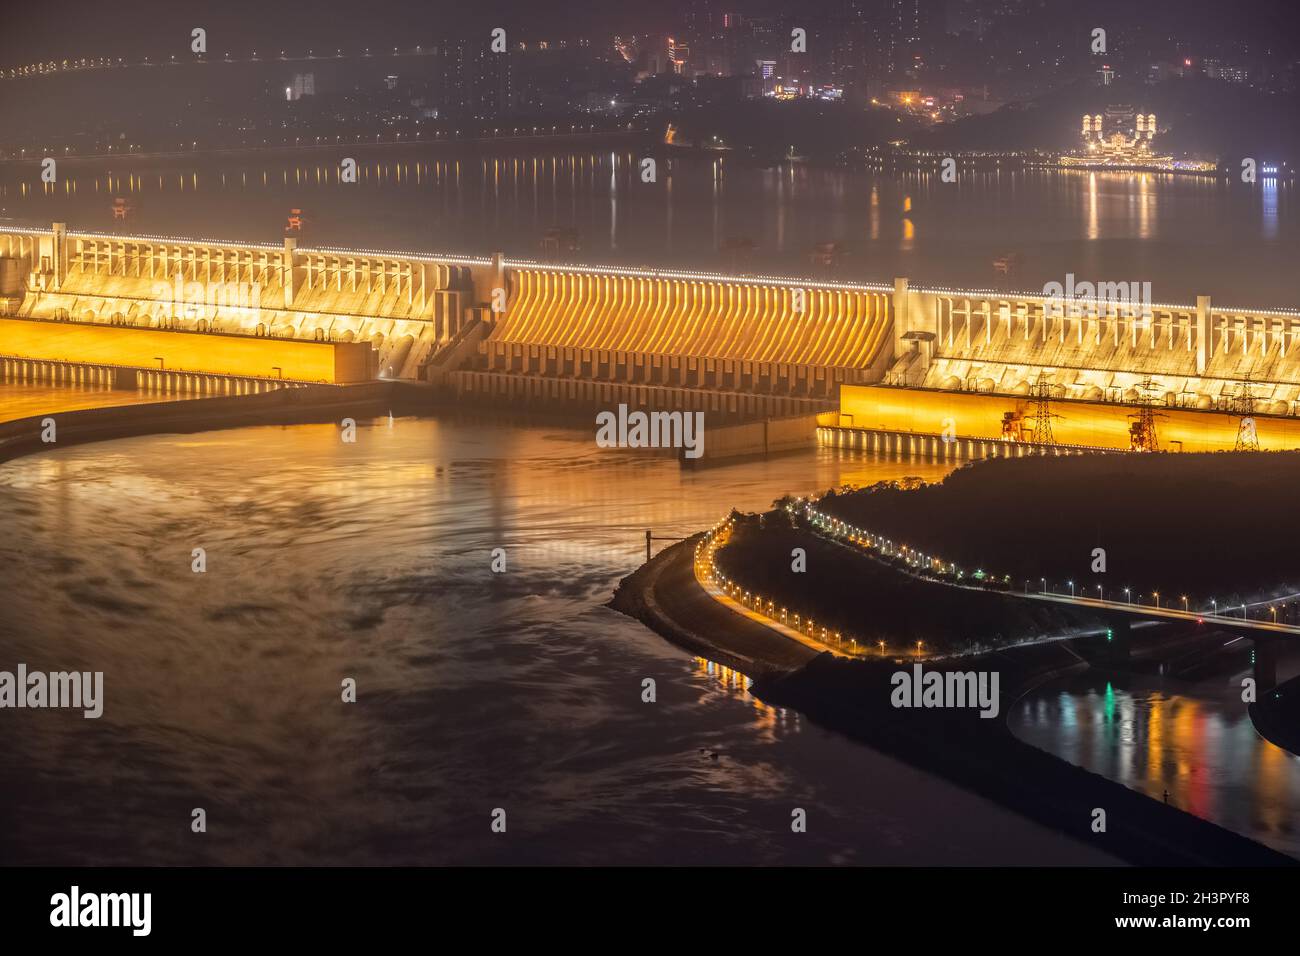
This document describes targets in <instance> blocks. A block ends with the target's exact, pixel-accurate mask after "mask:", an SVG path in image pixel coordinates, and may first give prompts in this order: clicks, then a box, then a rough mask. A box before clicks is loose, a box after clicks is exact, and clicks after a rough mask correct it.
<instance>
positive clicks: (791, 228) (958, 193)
mask: <svg viewBox="0 0 1300 956" xmlns="http://www.w3.org/2000/svg"><path fill="white" fill-rule="evenodd" d="M647 153H649V154H652V155H653V157H655V158H657V160H658V163H659V166H658V169H657V174H656V178H655V181H654V182H653V183H645V182H642V178H641V175H640V169H641V167H640V160H641V159H642V158H643V155H644V154H647ZM345 157H352V158H355V159H356V161H357V163H358V181H357V182H356V183H340V182H339V162H340V160H341V159H342V158H345ZM59 170H60V173H59V180H58V182H56V183H43V182H42V181H41V179H40V166H39V164H38V163H37V162H36V161H35V160H33V161H32V162H30V163H22V162H12V163H2V164H0V224H6V223H5V222H4V220H5V218H6V217H7V218H8V219H10V220H11V221H14V222H19V221H20V222H26V223H32V224H37V225H43V226H46V227H48V226H49V224H50V223H51V222H53V221H63V222H67V223H68V224H69V225H70V226H71V227H72V228H73V229H81V230H88V231H109V232H111V231H119V232H128V233H155V234H162V235H172V236H195V237H198V238H211V239H230V240H245V241H258V242H276V243H278V242H280V241H281V239H282V236H283V229H284V226H285V221H286V217H287V215H288V212H289V210H290V209H291V208H299V209H302V210H304V212H305V214H306V215H307V217H308V225H307V230H306V232H305V233H304V234H303V236H302V242H303V244H312V243H316V244H321V245H335V246H343V247H347V248H375V249H406V250H416V251H425V252H428V251H434V252H442V253H461V254H475V255H487V254H490V253H492V252H493V251H496V250H501V251H504V252H505V253H506V254H507V255H510V256H515V257H520V258H536V257H539V256H544V257H545V256H550V257H554V256H556V255H562V257H563V258H566V259H570V260H574V261H579V262H591V263H619V264H625V265H635V266H641V267H645V266H652V267H676V268H686V269H693V270H701V269H709V270H723V271H742V272H758V273H771V274H780V275H813V276H820V277H832V276H833V277H837V278H843V279H856V280H872V281H883V282H892V281H893V279H894V277H895V276H906V277H908V278H909V279H910V280H911V281H912V282H914V283H924V284H930V285H946V286H956V287H960V288H1008V289H1020V290H1026V291H1033V290H1041V289H1042V287H1043V285H1044V284H1045V283H1047V282H1059V283H1061V284H1062V285H1065V284H1066V283H1067V275H1068V274H1073V275H1074V277H1075V280H1076V281H1077V282H1083V281H1090V282H1136V283H1139V284H1140V283H1144V282H1149V283H1151V285H1150V298H1151V301H1154V302H1157V303H1159V302H1183V303H1191V302H1194V301H1195V296H1196V295H1198V294H1199V295H1209V296H1211V297H1212V299H1214V300H1215V302H1216V303H1217V304H1220V305H1242V306H1245V305H1250V306H1274V307H1277V306H1281V307H1289V308H1295V307H1297V305H1300V275H1298V274H1297V272H1296V270H1295V269H1294V268H1293V264H1294V262H1295V258H1296V254H1297V252H1300V216H1297V207H1298V197H1297V189H1298V188H1300V187H1297V185H1295V184H1294V183H1289V182H1286V181H1283V182H1279V181H1278V180H1276V179H1272V178H1267V177H1266V178H1262V179H1261V180H1260V181H1259V182H1258V183H1255V184H1250V185H1247V184H1242V183H1230V182H1227V181H1221V180H1216V179H1210V178H1203V177H1192V176H1178V175H1173V174H1155V173H1127V172H1097V173H1093V172H1082V171H1077V170H1055V171H1054V170H1029V171H1011V170H1006V171H997V170H992V171H989V170H983V171H962V172H961V173H960V174H959V176H958V179H957V181H956V182H953V183H944V182H942V181H941V180H940V179H939V177H938V176H937V175H934V174H933V173H921V172H899V173H892V172H891V173H878V172H873V171H868V170H865V169H848V168H835V167H816V166H808V165H803V164H793V165H792V164H789V163H786V164H784V165H773V166H763V165H760V164H757V163H753V162H750V161H747V160H745V159H743V158H741V157H740V156H738V155H732V154H712V155H706V154H702V153H689V152H688V153H678V152H671V151H667V150H666V148H665V147H662V146H658V145H655V144H653V143H650V142H638V141H637V140H634V139H629V138H626V137H624V138H612V139H610V140H609V141H608V143H607V145H604V146H593V145H592V144H591V142H590V141H586V142H583V143H582V144H581V145H549V146H548V145H539V144H536V143H533V144H513V145H512V144H507V143H500V144H496V143H494V144H485V145H481V146H477V147H465V146H462V147H451V146H444V147H437V146H432V145H418V146H411V147H369V148H362V149H358V148H355V147H353V148H350V149H349V148H347V147H340V148H339V149H337V150H334V151H331V150H329V149H326V150H319V149H315V148H313V149H311V150H303V151H302V152H300V153H297V154H295V155H294V156H293V158H290V159H285V158H272V157H269V156H257V155H248V154H245V155H244V156H242V157H239V156H222V157H201V158H195V159H181V160H172V161H168V162H160V161H158V160H150V159H143V158H140V159H123V160H113V161H105V160H87V161H78V160H65V161H61V162H60V166H59ZM118 197H121V198H123V199H125V200H127V201H129V202H130V203H131V210H130V212H129V215H128V219H127V221H125V222H122V221H115V220H114V218H113V203H114V200H115V199H116V198H118ZM551 227H563V228H571V229H574V230H576V233H577V239H578V248H577V249H576V250H574V251H572V252H565V253H563V254H560V253H557V252H555V251H554V250H546V251H544V250H543V248H542V238H543V236H544V234H545V233H546V231H547V230H548V229H549V228H551ZM732 240H742V241H749V242H752V243H753V250H752V251H750V252H737V251H734V250H735V248H736V246H735V244H734V243H732V242H731V241H732ZM826 242H835V243H838V244H839V247H840V253H839V254H838V256H837V258H836V259H835V261H834V262H833V264H832V265H830V266H829V267H828V266H826V265H823V264H819V263H814V261H813V259H812V257H811V253H812V251H813V249H814V247H815V246H817V245H818V244H820V243H826ZM1008 252H1015V253H1017V254H1018V255H1019V256H1020V265H1019V266H1018V267H1017V270H1016V271H1015V272H1013V274H1012V275H1010V276H999V275H998V274H996V273H995V272H994V269H993V260H994V259H995V258H998V257H1000V256H1002V255H1004V254H1006V253H1008ZM1139 288H1141V286H1140V285H1139Z"/></svg>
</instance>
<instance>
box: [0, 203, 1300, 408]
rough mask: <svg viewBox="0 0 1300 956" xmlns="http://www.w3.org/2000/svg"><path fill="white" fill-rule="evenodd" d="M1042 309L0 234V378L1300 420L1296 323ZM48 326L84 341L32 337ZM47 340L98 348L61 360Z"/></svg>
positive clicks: (596, 271) (635, 274)
mask: <svg viewBox="0 0 1300 956" xmlns="http://www.w3.org/2000/svg"><path fill="white" fill-rule="evenodd" d="M1055 304H1057V303H1054V302H1053V300H1052V299H1051V298H1049V297H1048V296H1045V295H1031V294H1022V293H1009V292H999V291H992V290H985V291H978V292H976V291H963V290H956V289H925V288H915V287H912V286H911V285H910V284H909V283H908V281H907V280H906V279H902V278H900V279H896V280H895V281H894V282H893V284H892V285H883V284H870V283H832V282H814V281H804V280H799V279H790V278H781V277H773V276H723V275H714V274H704V273H685V272H669V271H652V270H642V269H623V268H612V267H589V266H575V265H557V264H549V263H540V262H533V261H517V260H507V259H505V258H504V257H502V256H500V255H496V256H492V257H465V256H452V255H415V254H411V253H403V252H386V251H378V250H347V249H335V248H300V247H299V245H298V243H297V242H296V240H295V239H293V238H286V239H284V240H283V242H282V243H281V244H238V243H225V242H216V241H207V240H198V239H178V238H172V237H164V236H119V235H103V234H83V233H73V232H69V231H67V230H66V229H65V228H64V227H63V226H62V225H61V224H58V223H56V224H54V226H53V227H52V228H50V229H21V228H0V314H3V315H4V316H5V317H6V318H7V319H9V320H13V321H19V322H22V323H23V327H24V329H25V334H23V335H17V334H10V333H9V332H7V331H6V330H7V329H9V328H10V327H9V326H8V325H6V326H4V327H0V358H3V359H5V360H6V361H7V362H10V363H12V362H13V361H26V360H38V361H60V362H64V363H76V362H97V363H111V362H112V361H114V360H117V361H118V362H119V363H120V364H122V365H127V366H134V367H145V368H152V369H153V370H154V371H157V370H159V369H163V370H171V369H176V370H180V371H185V372H192V371H196V372H202V373H204V374H231V375H236V374H237V375H242V376H252V377H258V376H262V377H264V378H265V380H266V381H269V382H275V381H279V380H284V381H300V382H307V381H310V382H328V383H334V384H344V383H347V382H349V381H356V380H368V379H375V378H381V379H389V380H409V381H413V382H414V381H420V382H426V383H429V384H430V385H432V386H434V387H436V388H439V389H441V390H443V391H444V392H448V391H449V392H451V393H452V394H454V395H456V396H458V397H460V398H462V399H465V400H468V401H475V400H479V399H495V400H500V401H505V402H507V403H512V404H517V405H524V404H529V403H535V402H544V401H552V400H554V401H568V402H574V401H580V402H586V403H588V404H596V405H601V406H604V407H609V406H611V405H612V404H616V403H618V402H620V401H627V402H629V404H636V405H640V406H647V405H653V406H656V407H665V408H674V407H676V408H698V409H704V410H713V411H718V412H725V413H730V414H733V415H738V416H740V417H746V416H747V417H764V416H767V417H771V416H774V415H787V414H808V413H810V412H823V411H828V410H831V409H837V408H839V407H840V406H839V403H840V398H841V392H842V390H843V389H842V387H843V386H852V387H863V386H873V385H876V386H889V387H891V388H888V389H880V391H881V392H882V393H883V392H884V391H893V390H902V391H903V395H901V396H899V397H900V398H904V397H905V396H906V394H907V390H910V389H920V390H924V391H926V392H943V393H948V394H951V395H954V396H958V395H963V396H967V397H971V398H973V397H974V396H975V395H985V396H988V395H994V396H1003V397H1006V398H1009V399H1021V400H1023V401H1026V402H1027V401H1028V400H1029V394H1030V391H1031V389H1035V391H1036V392H1037V393H1038V395H1039V396H1041V395H1044V394H1050V396H1051V397H1053V398H1059V399H1064V400H1070V401H1074V402H1085V403H1093V404H1108V405H1125V404H1137V403H1142V404H1144V405H1147V406H1150V405H1156V406H1163V407H1168V408H1171V409H1182V410H1185V411H1189V412H1193V411H1198V410H1199V411H1201V412H1202V413H1204V412H1206V411H1209V410H1214V409H1226V408H1228V407H1229V406H1230V405H1232V403H1233V402H1234V401H1235V400H1236V398H1237V397H1238V396H1240V394H1242V392H1243V389H1244V390H1245V391H1246V393H1247V394H1248V395H1249V401H1250V405H1251V411H1252V413H1253V414H1259V415H1266V416H1279V417H1287V418H1291V417H1294V416H1295V415H1296V413H1297V411H1298V410H1300V360H1298V356H1300V348H1298V347H1297V346H1298V343H1297V336H1298V335H1300V313H1297V312H1296V311H1295V310H1287V309H1276V310H1247V309H1237V308H1225V307H1217V306H1213V305H1212V304H1211V303H1210V300H1209V298H1208V297H1204V296H1201V297H1198V298H1197V299H1196V302H1195V304H1194V305H1177V304H1158V303H1157V304H1150V305H1144V306H1141V307H1139V308H1138V309H1136V310H1134V311H1133V312H1132V313H1130V311H1129V310H1127V309H1126V308H1125V307H1124V306H1123V304H1122V303H1121V304H1116V303H1113V302H1107V301H1103V300H1102V299H1085V300H1079V301H1077V302H1074V301H1072V302H1071V303H1070V305H1071V308H1069V309H1066V310H1063V311H1062V310H1059V309H1056V308H1054V305H1055ZM1076 307H1077V308H1076ZM45 323H59V324H61V325H71V326H76V327H77V328H79V329H82V330H83V332H81V333H78V334H77V335H75V336H73V335H69V334H68V333H67V332H66V330H64V331H61V332H59V333H54V332H51V334H50V335H49V336H42V335H41V334H40V328H41V327H42V326H43V325H44V324H45ZM45 327H49V326H45ZM110 329H111V330H112V332H111V336H112V337H111V338H110V336H109V330H110ZM84 330H90V332H91V333H94V332H96V331H98V332H100V333H101V334H102V335H103V336H104V337H103V339H102V341H101V340H100V338H99V336H98V335H93V334H91V335H87V334H86V332H85V331H84ZM146 330H148V331H150V332H152V333H155V335H154V337H153V338H152V339H151V341H149V342H148V343H147V344H146V343H145V342H144V341H143V336H137V337H138V338H140V341H139V342H138V343H137V342H135V341H134V340H133V339H132V338H131V336H133V335H137V333H143V332H144V331H146ZM180 333H184V334H180ZM159 336H161V338H159ZM227 337H230V338H231V339H236V338H237V339H238V340H239V346H240V347H239V348H232V347H230V345H231V343H227V342H225V341H224V340H225V339H226V338H227ZM42 339H48V340H49V341H48V342H45V343H44V344H42V342H41V340H42ZM56 339H63V340H66V341H68V342H72V341H80V342H83V343H87V342H91V341H92V340H93V347H92V346H90V345H86V346H85V347H84V348H81V350H80V351H71V350H68V349H63V350H62V351H60V352H59V354H58V355H54V354H53V353H52V352H51V349H52V348H53V346H52V345H50V344H49V343H50V342H54V341H56ZM202 343H210V345H208V346H204V345H203V344H202ZM245 343H247V347H245ZM306 343H314V344H319V345H322V346H331V345H332V346H335V347H342V346H349V347H351V346H358V347H359V350H360V351H361V352H362V353H364V354H365V355H366V356H367V358H366V360H365V361H364V362H362V361H359V360H358V358H357V356H356V355H349V356H346V357H338V356H330V357H329V358H328V359H327V358H325V357H323V356H322V355H320V354H315V353H313V352H312V351H311V350H307V351H302V350H300V349H299V348H298V346H299V345H303V344H306ZM64 352H67V354H64ZM36 353H39V354H36ZM145 353H148V358H149V364H146V365H145V366H141V365H140V359H141V357H142V356H144V355H145ZM235 355H238V356H239V358H238V360H237V361H235V359H234V358H233V356H235ZM6 367H8V366H6ZM845 394H847V392H846V393H845ZM870 394H871V393H870V392H857V393H854V399H853V403H854V408H853V409H852V410H851V412H852V414H851V417H850V418H849V419H848V420H846V421H845V422H842V424H844V425H847V426H848V427H864V425H865V423H866V422H871V425H870V427H876V428H880V427H896V426H898V427H902V426H901V424H900V423H895V422H891V421H883V420H882V421H876V419H879V418H881V416H888V414H890V413H889V411H888V409H889V406H890V405H891V404H893V403H890V402H886V401H883V400H880V401H875V400H874V399H873V400H872V401H875V405H873V406H870V407H869V408H868V407H864V405H863V401H864V398H865V397H867V396H869V395H870ZM918 395H919V393H918ZM1233 408H1234V410H1235V411H1237V412H1240V405H1239V404H1238V405H1235V406H1233ZM988 427H990V425H989V423H983V422H981V424H980V426H979V428H978V430H974V431H972V434H983V432H984V431H986V430H987V428H988Z"/></svg>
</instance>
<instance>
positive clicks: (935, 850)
mask: <svg viewBox="0 0 1300 956" xmlns="http://www.w3.org/2000/svg"><path fill="white" fill-rule="evenodd" d="M946 470H947V466H944V465H941V464H925V463H920V462H910V461H902V462H896V461H889V460H885V459H880V458H875V457H871V456H866V455H863V454H862V453H860V452H851V451H843V450H838V449H830V448H827V449H818V450H816V451H812V450H810V451H808V452H805V453H800V454H796V455H792V456H788V457H782V458H776V459H773V460H770V461H760V462H754V463H749V464H741V465H735V466H729V467H724V468H714V469H703V470H698V471H691V470H682V469H681V468H680V467H679V465H678V464H677V463H676V461H674V460H673V459H671V458H664V457H644V456H641V455H639V454H637V453H633V452H626V451H617V450H601V449H599V448H597V447H596V446H595V445H594V442H593V441H592V435H591V433H589V432H587V431H583V430H572V429H567V428H555V427H539V426H535V425H521V424H505V423H502V422H499V421H496V422H494V421H490V420H474V419H455V418H447V419H411V418H403V419H397V420H396V421H394V422H393V423H392V424H391V426H390V425H389V422H388V420H387V419H380V420H377V421H373V422H364V423H362V427H361V428H360V429H359V437H358V440H357V442H356V443H355V444H350V445H349V444H344V443H342V442H341V441H340V439H339V432H338V431H337V429H336V428H334V427H333V426H311V425H308V426H293V427H260V428H247V429H236V430H229V431H221V432H212V433H207V434H200V435H187V436H165V435H164V436H152V437H144V438H133V439H125V440H121V441H114V442H110V443H103V444H93V445H84V446H78V447H72V448H66V449H59V450H54V451H51V452H48V453H44V454H41V455H38V456H32V457H28V458H23V459H18V460H15V461H13V462H9V463H8V464H5V465H3V466H0V527H3V529H4V532H5V533H4V534H3V535H2V536H0V569H3V570H0V580H2V581H3V589H4V593H5V595H6V597H5V601H4V604H3V609H2V610H0V669H6V670H11V671H12V670H13V669H14V668H15V667H16V665H17V664H18V663H19V662H23V663H26V664H27V665H28V667H29V668H30V669H32V670H37V669H44V670H62V669H68V668H76V669H86V670H102V671H103V672H104V675H105V676H104V680H105V685H106V686H105V696H106V703H105V705H104V714H103V716H102V717H101V718H99V719H98V720H87V719H85V718H83V717H82V716H81V714H80V712H69V711H56V710H45V711H39V710H4V711H0V721H3V724H4V728H5V740H6V745H5V749H6V754H5V760H4V761H2V762H0V792H3V793H4V799H3V801H2V802H0V818H2V819H0V823H2V824H3V825H0V859H3V860H4V861H6V862H15V863H38V862H39V863H87V864H104V863H145V864H153V863H160V864H185V863H217V864H291V863H302V864H334V863H340V864H341V863H350V864H394V863H396V864H403V863H404V864H441V863H462V864H463V863H470V864H473V863H493V862H508V863H643V862H650V863H676V864H684V863H736V864H740V863H773V864H775V863H810V864H818V863H860V864H979V865H995V864H1035V863H1098V862H1101V863H1105V862H1111V861H1110V860H1109V858H1107V857H1105V856H1103V855H1101V854H1099V853H1097V852H1095V851H1094V850H1092V849H1091V848H1089V847H1087V846H1085V845H1083V844H1080V843H1076V842H1074V841H1073V840H1070V839H1068V838H1066V837H1064V836H1061V835H1059V834H1056V833H1054V832H1051V831H1048V830H1045V829H1043V828H1042V827H1039V826H1037V825H1035V824H1032V823H1029V822H1027V821H1025V820H1023V819H1021V818H1019V817H1017V816H1015V815H1013V814H1011V813H1008V812H1006V811H1004V810H1002V809H1000V808H999V807H997V806H995V805H993V804H991V803H989V802H988V801H985V800H983V799H981V798H978V797H975V796H972V795H970V794H968V793H965V792H963V791H961V790H959V789H958V788H955V787H953V786H950V785H949V784H947V783H945V782H943V781H941V780H939V779H937V778H935V777H932V776H930V775H928V774H925V773H922V772H920V771H917V770H914V769H911V768H909V767H906V766H904V765H902V764H900V763H898V762H896V761H894V760H892V759H889V758H887V757H884V756H882V755H880V754H877V753H875V752H874V751H872V750H869V749H867V748H865V747H862V746H860V745H857V744H854V743H851V742H849V741H847V740H845V739H843V738H841V737H839V736H837V735H834V734H831V733H828V732H826V731H823V730H821V729H819V728H817V727H815V726H813V725H811V724H809V723H808V722H807V721H806V720H804V719H802V718H801V717H800V716H799V715H798V714H797V713H794V712H792V711H788V710H781V709H776V708H772V707H769V706H767V705H765V704H763V703H761V702H760V701H758V700H756V699H755V698H753V697H752V696H751V695H750V694H749V693H748V691H747V690H746V679H745V678H744V677H742V676H741V675H739V674H736V673H734V672H732V671H729V670H727V669H726V668H723V667H719V666H717V665H715V664H711V663H709V662H707V661H703V660H701V659H698V658H695V657H692V656H691V655H690V654H687V653H685V652H682V651H680V650H678V649H676V648H674V647H672V646H670V645H669V644H667V643H666V642H665V641H663V640H662V639H661V638H659V637H658V636H657V635H655V634H654V633H652V632H650V631H649V630H647V629H646V628H644V627H643V626H642V625H640V624H639V623H637V622H635V621H633V620H630V619H628V618H626V617H624V616H622V615H620V614H618V613H616V612H613V611H611V610H609V609H607V608H606V607H604V604H605V602H606V601H608V599H609V597H610V594H611V592H612V589H613V587H614V585H615V584H616V583H617V581H618V580H619V578H621V577H622V576H623V575H625V574H627V573H628V572H630V571H631V570H633V569H634V568H635V567H636V566H637V565H638V564H639V563H640V561H641V560H643V558H644V529H645V528H647V527H650V528H653V529H654V532H655V533H656V534H662V535H666V536H675V535H686V534H688V533H691V532H693V531H695V530H698V529H700V528H703V527H706V526H708V525H709V524H711V523H713V522H714V521H716V520H717V519H718V518H719V517H720V516H721V515H722V514H724V513H725V512H726V511H727V509H729V508H731V507H732V506H733V505H734V506H738V507H741V508H747V509H754V508H762V507H764V506H767V505H769V504H770V503H771V502H772V500H773V499H774V498H776V497H778V496H779V495H781V494H783V493H786V492H809V491H813V490H816V489H822V488H825V487H828V486H832V485H836V484H840V483H844V482H852V483H857V484H866V483H870V482H874V481H876V480H879V479H883V478H890V477H898V476H902V475H912V474H914V475H918V476H923V477H938V476H940V475H942V474H944V473H945V471H946ZM195 548H204V549H205V550H206V560H207V570H206V572H205V573H201V574H200V573H194V572H193V571H192V570H191V561H192V557H191V555H192V551H193V549H195ZM494 548H503V549H505V555H506V571H505V572H504V573H500V574H494V573H493V572H492V571H491V563H492V550H493V549H494ZM348 677H351V678H354V679H355V680H356V683H357V702H356V703H349V704H345V703H343V702H342V701H341V692H340V687H341V682H342V681H343V679H344V678H348ZM647 677H650V678H653V679H654V680H655V681H656V686H657V701H656V702H655V703H644V702H643V701H642V699H641V697H642V681H643V679H644V678H647ZM714 755H716V757H715V756H714ZM800 807H801V808H804V809H805V810H806V811H807V813H808V820H809V824H808V832H807V833H804V834H793V833H792V832H791V829H790V822H791V813H792V811H793V810H794V809H795V808H800ZM195 808H202V809H204V810H205V811H206V819H207V832H206V833H203V834H196V833H192V832H191V813H192V811H193V810H194V809H195ZM498 808H500V809H503V810H505V811H506V823H507V830H506V832H505V833H504V834H500V833H497V834H494V833H493V832H491V829H490V823H491V817H492V813H493V811H494V810H496V809H498Z"/></svg>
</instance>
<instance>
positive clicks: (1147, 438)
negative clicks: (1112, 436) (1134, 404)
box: [1128, 378, 1165, 451]
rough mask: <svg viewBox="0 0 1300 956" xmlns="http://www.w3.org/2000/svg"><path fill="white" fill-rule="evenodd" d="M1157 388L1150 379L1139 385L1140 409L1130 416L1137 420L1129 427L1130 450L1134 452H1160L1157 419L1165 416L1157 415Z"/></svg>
mask: <svg viewBox="0 0 1300 956" xmlns="http://www.w3.org/2000/svg"><path fill="white" fill-rule="evenodd" d="M1156 388H1157V386H1156V384H1155V383H1154V382H1153V381H1151V379H1149V378H1148V379H1147V380H1146V381H1144V382H1142V383H1141V384H1139V385H1138V390H1139V391H1140V393H1141V395H1140V397H1139V398H1138V404H1139V406H1140V407H1139V408H1138V410H1137V412H1135V413H1134V414H1132V415H1130V416H1129V418H1132V419H1136V420H1135V421H1134V422H1133V424H1132V425H1130V426H1129V427H1128V437H1129V448H1130V449H1131V450H1132V451H1159V450H1160V442H1159V440H1158V439H1157V438H1156V419H1157V418H1164V417H1165V416H1164V415H1158V414H1156V410H1155V404H1156V399H1155V392H1156Z"/></svg>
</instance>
